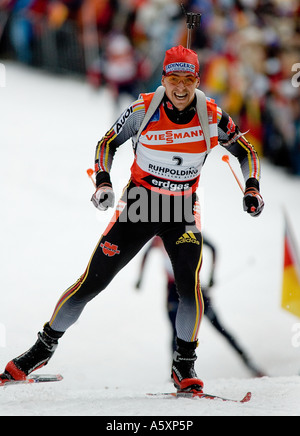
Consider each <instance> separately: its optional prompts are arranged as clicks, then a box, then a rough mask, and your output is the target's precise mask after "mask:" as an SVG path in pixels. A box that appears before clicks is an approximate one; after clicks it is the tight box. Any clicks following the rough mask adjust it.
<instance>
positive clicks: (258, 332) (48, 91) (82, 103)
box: [0, 62, 300, 417]
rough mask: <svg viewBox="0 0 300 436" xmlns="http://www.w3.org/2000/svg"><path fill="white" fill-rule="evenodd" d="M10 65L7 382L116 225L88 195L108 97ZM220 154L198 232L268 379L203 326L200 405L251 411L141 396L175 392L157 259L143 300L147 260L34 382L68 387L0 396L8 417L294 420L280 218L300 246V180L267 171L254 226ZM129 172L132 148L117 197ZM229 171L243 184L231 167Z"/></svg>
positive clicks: (299, 402) (223, 305)
mask: <svg viewBox="0 0 300 436" xmlns="http://www.w3.org/2000/svg"><path fill="white" fill-rule="evenodd" d="M5 66H6V87H5V88H0V125H1V129H0V143H1V159H0V178H1V189H0V203H1V228H0V235H1V248H0V261H1V276H0V288H1V305H0V362H1V369H4V366H5V364H6V363H7V361H8V360H10V359H11V358H13V357H15V356H16V355H18V354H20V353H22V352H23V351H25V350H26V349H27V348H29V347H30V346H31V345H32V344H33V343H34V341H35V340H36V333H37V331H39V330H40V329H41V328H42V326H43V323H44V322H46V321H48V320H49V318H50V316H51V314H52V310H53V308H54V305H55V304H56V302H57V299H58V297H59V296H60V295H61V293H62V292H63V291H64V290H65V289H66V288H67V287H68V286H69V285H71V284H72V283H73V282H74V281H75V280H77V278H78V277H79V276H80V275H81V273H82V272H83V271H84V269H85V267H86V264H87V262H88V260H89V257H90V255H91V253H92V251H93V249H94V247H95V244H96V243H97V241H98V239H99V238H100V236H101V233H102V231H103V230H104V228H105V227H106V225H107V223H108V221H109V219H110V217H111V215H112V211H108V212H105V213H102V214H101V212H98V211H97V210H96V209H95V208H94V207H93V206H92V204H91V203H90V197H91V195H92V193H93V187H92V184H91V182H90V180H89V179H88V177H87V175H86V169H87V168H89V167H91V166H93V161H94V150H95V146H96V143H97V141H98V139H100V137H101V136H102V135H103V134H104V133H105V132H106V131H107V130H108V128H109V127H110V126H111V124H112V122H113V121H114V118H115V108H114V105H113V102H112V100H111V98H110V95H109V93H108V91H107V90H101V91H95V90H92V89H91V88H90V87H89V86H88V85H86V84H84V83H81V82H80V81H77V80H73V79H72V80H71V79H67V78H65V77H53V76H51V75H48V74H47V73H43V72H38V71H35V70H32V69H30V68H26V67H21V66H19V65H15V64H14V63H9V62H7V63H5ZM222 154H224V150H223V149H222V147H218V148H217V149H215V150H213V152H212V153H211V155H210V156H209V159H208V161H207V163H206V164H205V167H204V169H203V174H202V181H201V187H200V189H199V194H200V197H201V201H202V211H203V230H204V232H205V234H206V235H207V236H208V237H209V238H210V239H211V240H213V241H214V242H215V244H216V246H217V248H218V255H219V256H218V265H217V283H216V285H215V287H214V289H213V294H212V295H213V301H214V305H215V308H216V310H217V312H218V314H219V316H220V318H221V319H222V321H223V322H224V324H225V325H226V326H227V327H228V329H230V331H231V332H232V333H233V334H234V335H235V336H236V338H237V339H238V340H239V342H240V343H241V344H242V345H243V346H244V348H245V349H246V350H247V351H248V352H249V354H250V355H251V356H252V357H253V359H254V360H255V362H256V363H257V365H259V366H260V367H261V368H263V370H264V371H265V372H266V374H268V377H264V378H261V379H259V378H256V379H255V378H252V377H251V374H250V373H249V371H248V370H247V368H245V367H244V365H243V363H242V362H241V361H240V360H239V358H238V356H237V355H236V354H235V353H234V351H233V350H232V349H231V348H230V347H229V346H228V344H227V343H226V342H225V341H224V339H222V338H221V337H220V335H219V334H218V333H216V332H215V331H214V329H213V328H212V327H211V325H210V324H209V323H208V322H207V320H206V319H204V321H203V324H202V327H201V330H200V338H199V339H200V345H199V348H198V351H197V353H198V361H197V364H196V369H197V372H198V375H199V376H200V377H201V378H202V379H203V380H204V382H205V391H206V392H208V393H214V394H216V395H223V396H227V397H230V398H234V399H241V398H242V397H243V395H244V394H245V393H246V392H247V391H252V393H253V399H252V401H251V402H250V403H247V404H236V403H224V402H221V401H213V402H211V401H207V400H199V399H196V400H185V399H177V400H176V399H174V398H170V399H167V400H166V399H159V398H150V397H147V396H146V395H145V394H146V393H147V392H167V391H173V387H172V384H171V382H170V378H169V374H170V362H171V353H170V338H171V331H170V327H169V324H168V319H167V314H166V311H165V298H166V294H165V276H164V272H163V266H162V260H161V255H160V253H158V252H153V253H152V254H151V256H150V259H149V262H148V265H147V270H146V274H145V280H144V286H143V289H142V290H141V291H140V292H137V291H136V289H135V287H134V284H135V280H136V277H137V269H138V267H139V265H140V261H141V256H142V253H139V255H138V256H136V258H135V259H133V260H132V262H131V263H130V264H129V265H128V266H127V267H126V268H125V269H124V270H123V271H121V272H120V273H119V275H118V276H117V277H116V278H115V279H114V280H113V282H112V283H111V285H110V286H109V288H108V289H107V290H105V291H104V292H103V293H102V294H101V295H100V296H98V298H96V299H95V300H94V301H93V302H91V303H90V304H89V305H88V306H87V308H86V309H85V311H84V313H83V314H82V316H81V318H80V320H79V322H78V323H77V324H76V325H74V326H73V327H71V328H70V330H69V331H68V332H67V334H66V335H65V336H64V337H63V338H62V339H61V341H60V346H59V348H58V350H57V352H56V355H55V357H54V358H53V359H52V360H51V362H50V363H49V365H48V366H47V368H46V370H45V369H43V370H41V371H40V372H44V373H45V372H46V373H62V374H63V375H64V381H62V382H60V383H56V384H48V385H35V386H18V387H7V388H4V389H2V390H1V393H0V415H1V416H3V415H77V416H80V415H99V416H132V417H133V416H177V417H178V416H212V415H215V416H220V415H228V416H230V415H231V416H232V415H237V416H260V415H270V416H276V415H296V416H298V415H299V414H300V378H299V376H298V373H299V370H300V359H299V354H300V349H299V347H300V344H299V340H298V339H299V335H298V336H297V332H299V330H300V329H299V325H298V324H299V323H300V321H299V320H298V319H297V318H296V317H294V316H292V315H290V314H289V313H287V312H285V311H283V310H282V309H281V307H280V298H281V295H280V294H281V279H282V262H283V236H284V221H283V208H285V209H286V210H287V211H288V214H289V217H290V220H291V223H292V225H293V227H294V233H295V236H296V239H297V244H298V246H300V230H299V222H300V207H299V192H300V179H299V178H298V179H297V178H295V177H293V176H290V175H288V174H286V173H285V172H284V171H283V170H281V169H279V168H275V167H273V166H271V165H270V164H269V163H268V162H265V161H263V162H262V163H263V178H262V183H261V188H262V193H263V196H264V199H265V203H266V207H265V211H264V213H263V215H262V216H261V217H260V218H257V219H253V218H251V217H249V216H248V215H247V214H245V213H244V212H243V210H242V198H241V192H240V191H239V188H238V186H237V184H236V182H235V181H234V179H233V177H232V175H231V173H230V171H229V169H228V167H227V165H226V164H224V163H223V162H222V160H221V156H222ZM131 161H132V151H131V145H130V143H128V144H125V145H124V146H123V147H122V148H121V149H119V151H118V153H117V155H116V158H115V161H114V167H113V172H112V180H113V183H114V187H115V190H116V191H117V193H118V195H119V194H120V192H121V189H122V187H123V186H124V185H125V184H126V181H127V179H128V177H129V167H130V163H131ZM231 163H232V165H233V166H234V167H235V168H236V169H237V171H238V173H239V175H240V174H241V173H240V170H239V167H238V163H237V162H236V161H235V159H234V158H232V159H231ZM132 237H134V235H132ZM207 259H208V260H207V261H206V263H205V259H204V267H203V271H202V277H203V282H205V275H206V268H208V267H209V257H208V256H207Z"/></svg>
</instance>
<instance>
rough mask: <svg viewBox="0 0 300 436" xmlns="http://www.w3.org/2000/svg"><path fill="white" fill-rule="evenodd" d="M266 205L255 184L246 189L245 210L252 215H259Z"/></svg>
mask: <svg viewBox="0 0 300 436" xmlns="http://www.w3.org/2000/svg"><path fill="white" fill-rule="evenodd" d="M264 206H265V203H264V200H263V198H262V196H261V195H260V193H259V190H258V189H257V188H255V187H253V186H250V187H248V188H247V189H246V191H245V194H244V199H243V207H244V211H245V212H247V213H249V214H250V215H251V216H259V215H260V214H261V213H262V211H263V208H264Z"/></svg>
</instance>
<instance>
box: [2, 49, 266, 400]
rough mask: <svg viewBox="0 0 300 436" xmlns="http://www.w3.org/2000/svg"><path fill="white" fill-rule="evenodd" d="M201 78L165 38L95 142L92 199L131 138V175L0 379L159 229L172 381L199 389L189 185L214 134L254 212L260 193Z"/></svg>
mask: <svg viewBox="0 0 300 436" xmlns="http://www.w3.org/2000/svg"><path fill="white" fill-rule="evenodd" d="M199 84H200V78H199V61H198V57H197V54H196V53H195V52H194V51H192V50H190V49H186V48H184V47H182V46H178V47H173V48H172V49H170V50H168V51H167V52H166V56H165V60H164V64H163V76H162V87H160V88H158V90H157V91H156V92H155V93H150V94H141V95H140V97H139V99H138V100H137V101H135V102H134V103H132V104H131V105H130V106H129V107H128V109H127V110H126V111H125V112H124V113H123V114H122V115H121V117H120V118H119V119H118V120H117V122H116V123H115V124H114V126H113V127H112V128H111V129H110V130H109V131H108V132H107V133H106V135H105V136H104V137H103V138H102V139H101V140H100V141H99V143H98V144H97V147H96V157H95V172H96V186H97V189H96V192H95V193H94V195H93V197H92V202H93V204H94V205H95V206H96V207H97V208H98V209H99V210H101V211H103V210H106V209H107V208H108V207H113V206H114V192H113V188H112V183H111V180H110V169H111V166H112V162H113V158H114V155H115V152H116V150H117V148H118V147H119V146H120V145H121V144H123V143H124V142H126V141H127V140H128V139H129V138H132V141H133V150H134V162H133V165H132V167H131V178H130V181H129V183H128V185H127V186H126V188H125V189H124V191H123V195H122V197H121V199H120V201H119V203H118V205H117V207H116V211H115V214H114V217H113V219H112V221H111V222H110V223H109V225H108V227H107V228H106V230H105V231H104V233H103V235H102V236H101V239H100V241H99V242H98V244H97V246H96V248H95V250H94V252H93V254H92V257H91V259H90V261H89V263H88V266H87V269H86V271H85V272H84V273H83V274H82V275H81V277H80V278H79V279H78V280H77V282H76V283H74V284H73V285H72V286H70V287H69V288H68V289H67V290H66V291H65V292H64V293H63V295H62V296H61V298H60V299H59V301H58V303H57V305H56V307H55V309H54V312H53V314H52V317H51V318H50V320H49V322H47V323H46V324H45V326H44V328H43V331H42V332H39V333H38V339H37V341H36V343H35V344H34V345H33V346H32V347H31V348H30V349H29V350H28V351H26V352H25V353H23V354H22V355H20V356H19V357H16V358H15V359H13V360H11V361H10V362H9V363H8V364H7V365H6V368H5V371H4V372H3V374H1V375H0V383H3V384H4V383H5V382H7V381H9V380H24V379H26V377H27V376H28V374H30V373H31V372H32V371H34V370H36V369H38V368H41V367H42V366H44V365H46V364H47V363H48V361H49V360H50V358H51V357H52V356H53V354H54V352H55V350H56V348H57V345H58V341H59V339H60V338H61V337H62V335H63V334H64V333H65V332H66V330H67V329H68V328H69V327H70V326H71V325H72V324H74V323H75V322H76V320H77V319H78V318H79V316H80V314H81V312H82V311H83V309H84V307H85V305H86V304H87V303H88V302H89V301H90V300H92V299H93V298H94V297H95V296H97V295H98V294H99V293H100V292H101V291H102V290H103V289H105V288H106V287H107V286H108V284H109V283H110V281H111V280H112V279H113V278H114V276H115V275H116V274H117V273H118V272H119V271H120V270H121V268H123V267H124V266H125V265H126V264H127V263H128V262H129V261H130V260H131V259H132V258H133V257H134V256H135V255H136V254H137V253H138V252H139V250H140V249H141V248H142V247H143V246H144V245H145V244H146V243H147V242H148V241H149V240H150V239H152V238H153V237H154V236H156V235H158V236H160V237H161V239H162V241H163V243H164V246H165V249H166V251H167V253H168V255H169V257H170V259H171V262H172V266H173V272H174V277H175V281H176V287H177V290H178V294H179V306H178V311H177V316H176V331H177V349H176V351H175V352H174V356H173V363H172V378H173V381H174V385H175V387H176V388H177V389H178V390H179V391H195V392H201V391H202V389H203V382H202V381H201V380H200V379H199V378H198V376H197V374H196V372H195V368H194V365H195V361H196V359H197V356H196V351H195V350H196V347H197V343H198V342H197V339H198V331H199V327H200V323H201V319H202V316H203V298H202V294H201V288H200V282H199V271H200V267H201V262H202V235H201V231H200V225H199V222H200V219H199V204H198V200H197V195H196V190H197V187H198V183H199V177H200V173H201V168H202V166H203V164H204V162H205V160H206V158H207V156H208V154H209V151H210V149H212V148H214V147H216V146H217V145H218V143H220V144H221V145H223V146H224V147H225V148H226V150H228V151H229V152H231V153H232V154H233V155H234V156H235V157H237V159H238V160H239V163H240V166H241V170H242V172H243V175H244V179H245V194H244V199H243V207H244V210H245V211H246V212H247V213H249V214H250V215H251V216H258V215H259V214H260V213H261V211H262V210H263V207H264V202H263V199H262V197H261V195H260V192H259V180H260V163H259V159H258V156H257V154H256V152H255V150H254V148H253V146H252V145H251V144H250V143H249V142H248V141H247V140H246V139H245V138H244V137H243V135H242V134H241V133H240V131H239V129H238V127H237V126H236V125H235V124H234V122H233V120H232V119H231V118H230V117H229V116H228V115H227V114H226V113H225V112H224V111H223V110H222V109H221V108H219V107H218V106H217V105H216V104H215V102H214V101H213V100H211V99H209V98H205V96H204V94H203V93H201V91H199V90H198V89H197V88H198V86H199Z"/></svg>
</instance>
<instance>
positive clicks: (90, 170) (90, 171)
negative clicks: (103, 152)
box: [86, 168, 97, 188]
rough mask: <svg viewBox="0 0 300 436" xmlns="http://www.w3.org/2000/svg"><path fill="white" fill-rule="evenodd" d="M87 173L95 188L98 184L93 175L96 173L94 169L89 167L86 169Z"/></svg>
mask: <svg viewBox="0 0 300 436" xmlns="http://www.w3.org/2000/svg"><path fill="white" fill-rule="evenodd" d="M86 172H87V175H88V176H89V178H90V179H91V181H92V183H93V185H94V187H95V188H97V185H96V183H95V180H94V179H93V175H94V170H93V169H92V168H89V169H88V170H86Z"/></svg>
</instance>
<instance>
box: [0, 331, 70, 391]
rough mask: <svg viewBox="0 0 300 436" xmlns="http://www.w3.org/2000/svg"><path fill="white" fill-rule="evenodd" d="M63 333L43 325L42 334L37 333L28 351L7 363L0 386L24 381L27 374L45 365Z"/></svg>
mask: <svg viewBox="0 0 300 436" xmlns="http://www.w3.org/2000/svg"><path fill="white" fill-rule="evenodd" d="M63 333H64V332H56V331H55V330H53V329H52V328H51V327H50V326H49V324H48V323H47V324H45V326H44V330H43V332H42V333H41V332H39V333H38V340H37V341H36V343H35V344H34V345H33V346H32V347H31V348H30V349H29V350H28V351H25V353H23V354H21V355H20V356H19V357H16V358H15V359H13V360H11V361H10V362H8V364H7V365H6V367H5V370H4V373H3V374H0V384H1V383H2V384H4V383H5V382H7V381H9V380H20V381H21V380H26V377H27V376H28V374H30V373H31V372H33V371H35V370H37V369H39V368H42V367H43V366H45V365H47V363H48V362H49V360H50V359H51V357H52V356H53V354H54V352H55V350H56V348H57V346H58V339H59V338H61V337H62V335H63Z"/></svg>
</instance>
